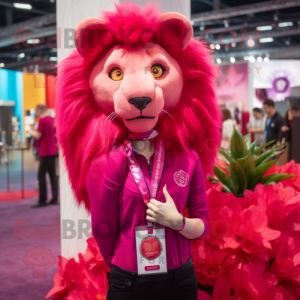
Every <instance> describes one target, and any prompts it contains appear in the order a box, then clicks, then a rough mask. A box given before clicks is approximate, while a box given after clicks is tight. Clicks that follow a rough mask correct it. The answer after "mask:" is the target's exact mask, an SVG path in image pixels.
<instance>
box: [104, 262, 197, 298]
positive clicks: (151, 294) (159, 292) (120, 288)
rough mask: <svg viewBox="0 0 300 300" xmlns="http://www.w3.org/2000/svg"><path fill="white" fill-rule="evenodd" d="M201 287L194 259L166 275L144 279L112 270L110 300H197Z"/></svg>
mask: <svg viewBox="0 0 300 300" xmlns="http://www.w3.org/2000/svg"><path fill="white" fill-rule="evenodd" d="M197 296H198V287H197V279H196V275H195V270H194V266H193V264H192V260H191V258H190V259H189V260H188V261H187V262H186V263H184V264H183V265H181V266H180V267H178V268H175V269H172V270H169V271H168V273H165V274H157V275H154V274H153V275H142V276H137V273H135V272H130V271H127V270H123V269H121V268H119V267H117V266H113V267H112V270H111V275H110V278H109V289H108V293H107V300H148V299H149V300H153V299H155V300H169V299H170V300H197Z"/></svg>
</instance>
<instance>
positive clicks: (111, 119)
mask: <svg viewBox="0 0 300 300" xmlns="http://www.w3.org/2000/svg"><path fill="white" fill-rule="evenodd" d="M117 116H118V115H117V114H116V115H115V116H113V117H112V119H111V120H110V121H111V122H112V121H113V120H114V119H115V118H116V117H117Z"/></svg>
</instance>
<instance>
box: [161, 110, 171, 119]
mask: <svg viewBox="0 0 300 300" xmlns="http://www.w3.org/2000/svg"><path fill="white" fill-rule="evenodd" d="M163 112H165V113H166V114H168V115H169V116H170V117H171V118H172V119H173V117H172V116H171V114H170V113H168V112H167V111H166V110H164V109H163Z"/></svg>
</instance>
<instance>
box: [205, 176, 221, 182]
mask: <svg viewBox="0 0 300 300" xmlns="http://www.w3.org/2000/svg"><path fill="white" fill-rule="evenodd" d="M207 179H208V180H209V181H210V182H211V183H217V182H220V180H218V179H216V178H215V177H213V176H207Z"/></svg>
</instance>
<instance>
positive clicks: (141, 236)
mask: <svg viewBox="0 0 300 300" xmlns="http://www.w3.org/2000/svg"><path fill="white" fill-rule="evenodd" d="M135 242H136V253H137V265H138V275H149V274H158V273H167V255H166V235H165V228H164V227H163V226H160V225H156V224H155V225H154V226H153V227H152V228H148V227H147V226H136V227H135Z"/></svg>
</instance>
